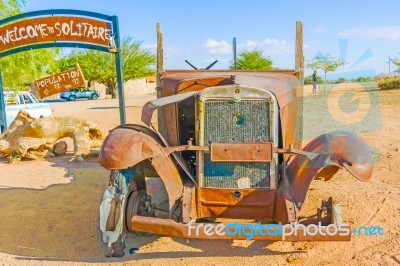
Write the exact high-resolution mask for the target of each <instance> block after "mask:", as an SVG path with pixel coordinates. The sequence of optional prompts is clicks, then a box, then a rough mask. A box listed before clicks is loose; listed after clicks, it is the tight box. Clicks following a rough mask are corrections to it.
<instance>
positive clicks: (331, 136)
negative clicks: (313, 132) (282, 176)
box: [282, 131, 373, 208]
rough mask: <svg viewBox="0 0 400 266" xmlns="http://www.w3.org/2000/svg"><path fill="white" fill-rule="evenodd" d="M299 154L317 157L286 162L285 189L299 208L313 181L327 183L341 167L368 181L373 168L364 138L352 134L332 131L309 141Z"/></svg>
mask: <svg viewBox="0 0 400 266" xmlns="http://www.w3.org/2000/svg"><path fill="white" fill-rule="evenodd" d="M303 151H308V152H314V153H317V154H318V155H317V156H316V157H315V158H314V159H313V160H310V159H308V158H307V157H306V156H302V155H297V156H296V157H295V158H294V159H293V160H292V162H290V164H289V165H288V168H287V178H288V181H289V182H288V183H289V184H288V185H289V187H288V188H287V189H285V190H286V191H287V190H288V191H287V192H289V194H290V195H291V197H293V198H292V200H294V201H295V202H296V203H297V204H296V205H297V207H299V208H300V207H301V205H302V203H303V202H304V200H305V197H306V194H307V191H308V188H309V185H310V183H311V181H312V180H313V179H314V178H324V179H325V180H328V179H330V178H332V176H333V175H334V174H335V173H336V172H337V171H338V170H339V168H341V167H344V168H346V169H347V170H348V171H349V172H350V173H351V174H352V175H353V176H355V177H356V178H357V179H359V180H361V181H369V180H370V179H371V176H372V168H373V166H372V151H371V147H370V146H369V145H368V144H367V142H366V141H365V140H364V138H362V137H361V136H360V135H358V134H356V133H354V132H350V131H333V132H330V133H327V134H323V135H321V136H319V137H318V138H316V139H314V140H312V141H311V142H310V143H309V144H308V145H307V146H305V147H304V148H303ZM282 184H283V183H282Z"/></svg>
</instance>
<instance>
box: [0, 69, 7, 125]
mask: <svg viewBox="0 0 400 266" xmlns="http://www.w3.org/2000/svg"><path fill="white" fill-rule="evenodd" d="M0 112H1V116H0V122H1V123H0V133H3V132H4V131H5V130H6V129H7V120H6V107H5V101H4V92H3V77H2V75H1V70H0Z"/></svg>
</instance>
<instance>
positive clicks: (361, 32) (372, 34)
mask: <svg viewBox="0 0 400 266" xmlns="http://www.w3.org/2000/svg"><path fill="white" fill-rule="evenodd" d="M339 35H341V36H351V37H366V38H369V39H376V38H384V39H388V40H392V41H395V40H399V39H400V26H388V27H372V28H353V29H348V30H344V31H342V32H340V33H339Z"/></svg>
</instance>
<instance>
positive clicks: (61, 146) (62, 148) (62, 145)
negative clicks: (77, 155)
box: [53, 141, 68, 156]
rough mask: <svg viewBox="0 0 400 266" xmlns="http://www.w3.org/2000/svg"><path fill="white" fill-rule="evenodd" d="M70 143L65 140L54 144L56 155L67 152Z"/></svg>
mask: <svg viewBox="0 0 400 266" xmlns="http://www.w3.org/2000/svg"><path fill="white" fill-rule="evenodd" d="M67 149H68V145H67V143H66V142H65V141H60V142H57V143H56V144H54V149H53V152H54V154H55V155H56V156H60V155H65V154H66V153H67Z"/></svg>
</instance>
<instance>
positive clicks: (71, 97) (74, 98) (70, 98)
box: [68, 95, 76, 101]
mask: <svg viewBox="0 0 400 266" xmlns="http://www.w3.org/2000/svg"><path fill="white" fill-rule="evenodd" d="M68 99H69V100H70V101H75V100H76V96H75V95H70V96H69V97H68Z"/></svg>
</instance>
